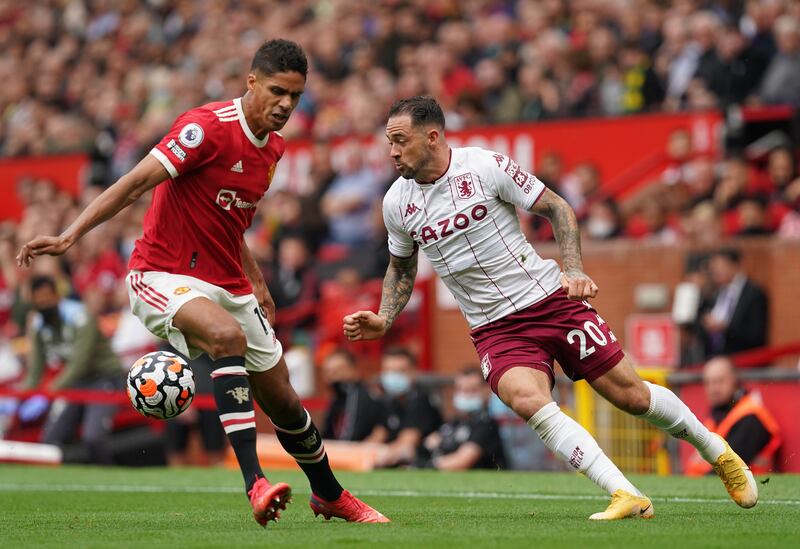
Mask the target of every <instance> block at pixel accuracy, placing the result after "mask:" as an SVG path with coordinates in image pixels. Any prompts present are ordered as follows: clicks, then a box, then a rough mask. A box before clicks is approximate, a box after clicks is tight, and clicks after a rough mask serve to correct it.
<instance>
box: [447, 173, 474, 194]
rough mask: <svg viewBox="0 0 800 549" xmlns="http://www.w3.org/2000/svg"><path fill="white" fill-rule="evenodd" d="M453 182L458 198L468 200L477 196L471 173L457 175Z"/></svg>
mask: <svg viewBox="0 0 800 549" xmlns="http://www.w3.org/2000/svg"><path fill="white" fill-rule="evenodd" d="M452 181H453V185H454V186H455V189H456V194H457V195H458V198H460V199H462V200H466V199H468V198H472V197H473V196H475V183H473V182H472V174H471V173H465V174H462V175H457V176H455V177H454V178H453V179H452Z"/></svg>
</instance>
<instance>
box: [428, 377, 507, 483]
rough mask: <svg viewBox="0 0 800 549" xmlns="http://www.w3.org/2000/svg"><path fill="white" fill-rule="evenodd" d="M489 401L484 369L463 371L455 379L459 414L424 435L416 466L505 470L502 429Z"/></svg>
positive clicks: (455, 402)
mask: <svg viewBox="0 0 800 549" xmlns="http://www.w3.org/2000/svg"><path fill="white" fill-rule="evenodd" d="M488 400H489V389H488V386H487V385H486V384H485V383H484V382H483V375H482V374H481V371H480V370H479V369H477V368H467V369H465V370H463V371H462V372H461V373H460V374H459V375H458V376H457V377H456V379H455V387H454V391H453V408H455V410H456V416H455V417H454V418H453V419H452V420H451V421H448V422H447V423H445V424H444V425H442V426H441V427H439V430H438V431H435V432H433V433H431V434H430V435H428V436H427V437H425V440H424V442H423V444H422V446H421V447H420V450H419V452H418V453H417V465H418V466H419V467H431V468H434V469H439V470H441V471H463V470H466V469H504V468H505V467H506V460H505V455H504V454H503V445H502V442H501V441H500V432H499V429H498V427H497V423H496V422H495V420H494V419H492V418H491V417H490V416H489V414H488V412H487V403H488Z"/></svg>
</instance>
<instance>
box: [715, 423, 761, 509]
mask: <svg viewBox="0 0 800 549" xmlns="http://www.w3.org/2000/svg"><path fill="white" fill-rule="evenodd" d="M714 436H719V435H716V434H715V435H714ZM719 438H720V440H722V442H724V443H725V451H724V452H723V453H722V455H721V456H719V457H718V458H717V461H715V462H714V463H713V464H712V466H713V467H714V472H715V473H717V476H718V477H719V478H720V479H722V483H723V484H724V485H725V489H726V490H727V491H728V495H729V496H731V499H732V500H733V501H735V502H736V504H737V505H738V506H739V507H744V508H745V509H749V508H750V507H753V506H755V504H756V503H758V485H757V484H756V479H755V478H753V473H751V472H750V467H748V466H747V464H746V463H745V462H744V461H743V460H742V458H740V457H739V456H738V455H737V454H736V452H734V451H733V450H731V447H730V446H728V443H727V442H725V440H724V439H723V438H722V437H719Z"/></svg>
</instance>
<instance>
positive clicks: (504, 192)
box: [481, 151, 546, 210]
mask: <svg viewBox="0 0 800 549" xmlns="http://www.w3.org/2000/svg"><path fill="white" fill-rule="evenodd" d="M481 152H482V153H483V154H486V155H487V159H486V169H487V170H488V172H489V177H488V179H489V181H490V182H491V184H492V185H493V187H494V189H495V191H496V193H497V196H498V197H499V198H500V199H502V200H504V201H506V202H510V203H511V204H514V205H515V206H518V207H520V208H522V209H524V210H529V209H531V207H532V206H533V205H534V204H535V203H536V201H537V200H538V199H539V197H540V196H542V193H543V192H544V190H545V188H546V187H545V185H544V183H542V182H541V181H540V180H539V179H538V178H537V177H536V176H535V175H533V174H530V173H528V172H526V171H524V170H523V169H522V168H520V166H519V164H517V163H516V162H514V160H512V159H511V158H509V157H507V156H505V155H503V154H500V153H496V152H491V151H481Z"/></svg>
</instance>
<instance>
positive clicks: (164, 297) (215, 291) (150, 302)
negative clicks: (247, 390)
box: [125, 271, 283, 372]
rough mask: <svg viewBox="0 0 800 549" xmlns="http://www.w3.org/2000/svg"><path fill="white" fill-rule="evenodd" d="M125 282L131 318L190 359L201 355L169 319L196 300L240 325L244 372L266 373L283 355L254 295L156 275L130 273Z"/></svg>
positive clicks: (168, 275) (138, 272) (201, 282)
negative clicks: (244, 344)
mask: <svg viewBox="0 0 800 549" xmlns="http://www.w3.org/2000/svg"><path fill="white" fill-rule="evenodd" d="M125 280H126V282H127V285H128V297H129V298H130V301H131V310H132V311H133V314H134V315H136V317H137V318H138V319H139V320H141V321H142V324H144V325H145V327H146V328H147V329H148V330H150V331H151V332H152V333H153V334H154V335H156V336H158V337H160V338H162V339H166V340H167V341H169V342H170V344H171V345H172V346H173V347H174V348H175V349H177V350H178V352H180V353H182V354H184V355H186V356H188V357H189V358H197V357H198V356H199V355H200V354H201V353H202V352H203V351H201V350H200V349H197V348H194V347H190V346H189V345H188V344H187V342H186V338H185V337H184V336H183V334H182V333H181V331H180V330H178V329H177V328H176V327H175V326H173V324H172V318H173V317H174V316H175V314H176V313H177V312H178V310H179V309H180V308H181V307H182V306H183V305H184V304H185V303H188V302H189V301H191V300H192V299H194V298H196V297H205V298H208V299H210V300H211V301H213V302H214V303H216V304H217V305H219V306H220V307H222V308H223V309H225V310H226V311H228V312H229V313H230V314H231V315H233V317H234V318H235V319H236V320H238V321H239V324H240V325H241V327H242V330H244V335H245V337H246V338H247V354H246V355H245V368H246V369H247V370H250V371H252V372H263V371H266V370H269V369H270V368H272V367H273V366H275V365H276V364H277V363H278V361H279V360H280V358H281V355H282V354H283V349H282V347H281V344H280V342H279V341H278V339H277V338H276V337H275V331H274V330H273V329H272V327H271V326H270V325H269V322H268V321H267V319H266V318H265V317H264V315H263V314H262V312H261V307H259V305H258V301H257V300H256V297H255V296H254V295H253V294H248V295H234V294H232V293H230V292H229V291H227V290H225V289H223V288H220V287H219V286H215V285H214V284H209V283H208V282H205V281H203V280H199V279H197V278H194V277H191V276H185V275H177V274H170V273H161V272H156V271H147V272H140V271H131V272H129V273H128V276H127V278H126V279H125Z"/></svg>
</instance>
